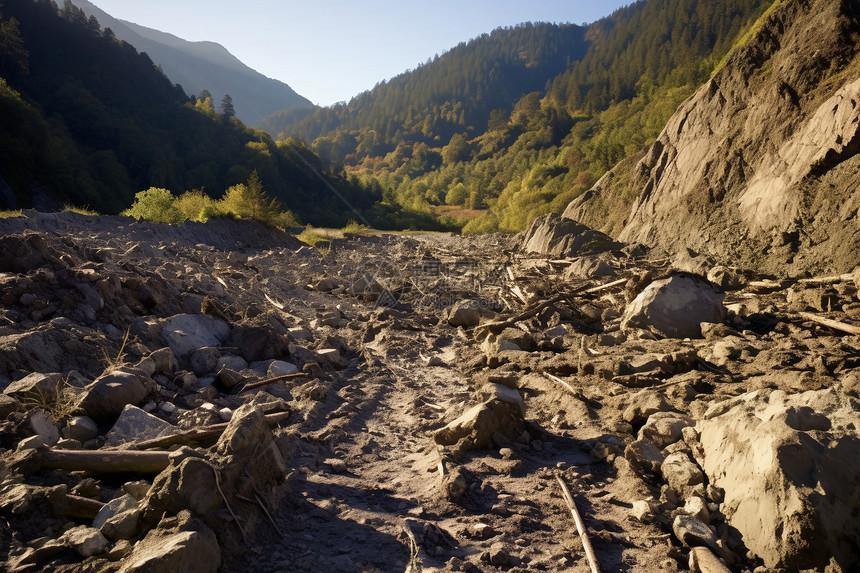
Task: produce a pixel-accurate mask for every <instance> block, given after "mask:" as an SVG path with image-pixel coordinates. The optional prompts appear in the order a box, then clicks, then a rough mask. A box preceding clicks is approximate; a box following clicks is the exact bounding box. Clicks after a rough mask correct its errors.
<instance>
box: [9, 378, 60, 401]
mask: <svg viewBox="0 0 860 573" xmlns="http://www.w3.org/2000/svg"><path fill="white" fill-rule="evenodd" d="M62 381H63V377H62V375H61V374H59V373H57V372H53V373H51V374H41V373H39V372H33V373H32V374H28V375H27V376H25V377H24V378H21V379H20V380H17V381H15V382H12V383H11V384H9V385H8V386H7V387H6V388H5V389H4V390H3V393H4V394H6V395H7V396H14V397H15V398H18V399H19V400H23V399H31V400H45V401H47V400H52V399H53V398H54V397H55V396H56V395H57V388H58V387H59V386H60V384H62Z"/></svg>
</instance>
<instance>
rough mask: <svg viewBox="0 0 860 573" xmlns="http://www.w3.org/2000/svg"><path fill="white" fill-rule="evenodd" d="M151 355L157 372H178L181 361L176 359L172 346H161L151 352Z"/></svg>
mask: <svg viewBox="0 0 860 573" xmlns="http://www.w3.org/2000/svg"><path fill="white" fill-rule="evenodd" d="M149 357H150V358H151V359H152V360H153V361H154V362H155V373H156V374H166V373H171V372H176V370H177V369H178V368H179V363H178V362H177V361H176V356H174V354H173V351H172V350H171V349H170V348H159V349H158V350H155V351H153V352H151V353H150V354H149Z"/></svg>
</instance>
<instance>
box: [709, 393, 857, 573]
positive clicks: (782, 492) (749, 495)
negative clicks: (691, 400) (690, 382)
mask: <svg viewBox="0 0 860 573" xmlns="http://www.w3.org/2000/svg"><path fill="white" fill-rule="evenodd" d="M858 412H860V404H858V402H857V401H856V400H854V399H852V398H850V397H848V396H846V395H845V394H843V393H841V392H839V391H838V390H836V389H827V390H819V391H810V392H804V393H801V394H796V395H792V396H788V395H786V394H785V393H783V392H782V391H778V390H760V391H756V392H751V393H748V394H744V395H741V396H738V397H736V398H732V399H730V400H727V401H726V402H723V403H717V404H714V405H712V406H711V407H710V408H709V410H708V411H707V412H706V413H705V419H704V420H702V421H700V422H699V424H698V426H697V429H698V430H699V431H700V436H701V438H700V439H701V445H702V450H703V452H704V466H703V467H704V469H705V472H706V473H707V475H708V478H709V481H710V483H711V484H713V485H715V486H716V487H718V488H722V489H723V490H725V499H724V502H723V505H722V507H721V511H722V512H723V513H724V514H725V516H726V519H727V521H728V523H729V524H730V525H731V526H732V527H734V528H736V529H737V530H738V531H740V532H741V534H742V535H743V540H744V543H745V545H746V546H747V547H748V548H749V549H750V551H752V552H753V553H755V554H756V555H758V556H759V557H760V558H761V559H762V560H763V561H764V564H765V565H766V566H767V567H769V568H778V567H787V568H789V569H791V570H797V569H815V570H821V571H823V570H824V569H825V568H826V567H827V566H828V564H829V563H830V559H831V557H832V558H833V559H834V560H835V561H836V562H837V563H838V564H839V565H841V566H842V568H843V570H846V571H847V570H852V569H851V567H853V566H855V565H856V564H857V563H860V548H858V545H857V539H860V520H858V519H857V515H858V513H860V436H858V430H857V419H858Z"/></svg>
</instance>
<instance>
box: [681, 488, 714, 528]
mask: <svg viewBox="0 0 860 573" xmlns="http://www.w3.org/2000/svg"><path fill="white" fill-rule="evenodd" d="M684 513H686V514H687V515H690V516H692V517H695V518H696V519H698V520H699V521H701V522H702V523H710V521H711V514H710V512H709V511H708V504H707V503H705V500H704V499H702V498H701V497H699V496H697V495H694V496H692V497H690V498H687V502H686V503H685V504H684Z"/></svg>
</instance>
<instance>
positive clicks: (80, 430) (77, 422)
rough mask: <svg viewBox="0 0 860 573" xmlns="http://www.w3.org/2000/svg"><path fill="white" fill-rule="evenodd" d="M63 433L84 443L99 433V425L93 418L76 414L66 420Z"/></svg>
mask: <svg viewBox="0 0 860 573" xmlns="http://www.w3.org/2000/svg"><path fill="white" fill-rule="evenodd" d="M63 435H64V436H65V437H67V438H69V439H72V440H77V441H79V442H81V443H84V442H86V441H87V440H91V439H93V438H95V437H96V436H98V435H99V427H98V426H97V425H96V423H95V422H94V421H93V419H92V418H89V417H87V416H74V417H72V418H70V419H69V421H68V422H66V426H65V427H64V428H63Z"/></svg>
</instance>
